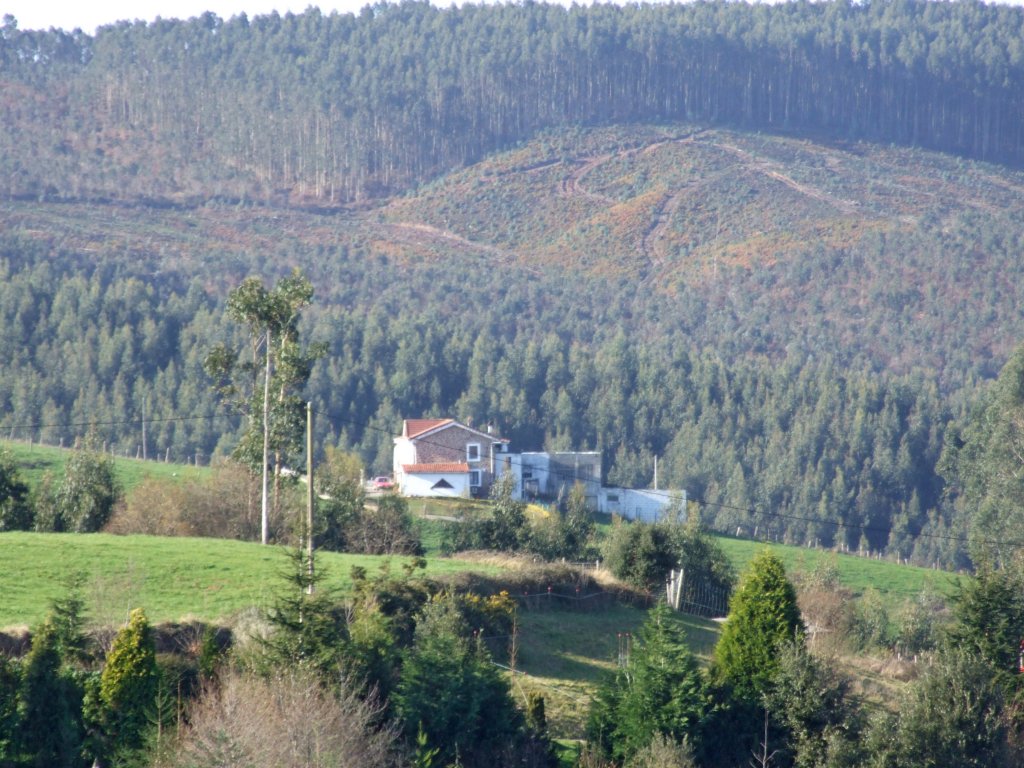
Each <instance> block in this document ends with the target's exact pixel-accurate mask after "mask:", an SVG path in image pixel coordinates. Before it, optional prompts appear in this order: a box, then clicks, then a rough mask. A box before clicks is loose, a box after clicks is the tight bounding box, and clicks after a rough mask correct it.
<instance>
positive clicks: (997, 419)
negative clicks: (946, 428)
mask: <svg viewBox="0 0 1024 768" xmlns="http://www.w3.org/2000/svg"><path fill="white" fill-rule="evenodd" d="M1022 450H1024V347H1021V348H1018V349H1017V351H1016V352H1015V353H1014V354H1013V356H1012V357H1011V358H1010V359H1009V360H1008V361H1007V363H1006V365H1005V366H1004V367H1003V369H1002V371H1000V373H999V378H998V380H997V381H996V382H995V384H994V385H993V386H992V387H991V388H990V389H989V390H988V391H987V392H986V393H985V394H984V397H983V399H982V400H981V401H980V402H979V403H978V404H977V406H976V407H975V410H974V412H973V413H972V414H971V415H970V418H969V419H967V420H966V421H965V422H964V423H961V424H959V425H958V428H957V429H955V430H953V431H951V433H950V435H949V437H948V438H947V441H946V446H945V450H944V454H943V457H942V465H941V466H942V472H943V474H944V475H945V476H946V479H947V480H948V481H949V482H950V484H951V485H952V486H954V487H955V488H956V489H957V490H958V491H959V496H960V498H959V502H960V504H962V505H963V507H964V508H965V510H966V514H967V519H968V520H969V522H970V525H969V530H970V534H971V546H972V555H973V556H974V558H975V560H976V561H977V562H979V563H991V564H992V565H994V566H996V567H1000V566H1002V565H1006V564H1008V563H1011V562H1013V561H1014V559H1016V558H1017V557H1019V554H1018V552H1017V545H1016V543H1017V542H1018V541H1019V539H1020V535H1019V534H1020V531H1021V530H1022V526H1024V516H1022V514H1021V510H1024V473H1022V469H1024V453H1022Z"/></svg>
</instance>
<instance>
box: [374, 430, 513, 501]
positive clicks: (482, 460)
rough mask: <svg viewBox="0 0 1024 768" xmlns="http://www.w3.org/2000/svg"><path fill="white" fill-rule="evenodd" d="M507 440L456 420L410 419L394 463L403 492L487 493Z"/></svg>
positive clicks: (411, 493) (398, 443)
mask: <svg viewBox="0 0 1024 768" xmlns="http://www.w3.org/2000/svg"><path fill="white" fill-rule="evenodd" d="M507 454H508V441H507V440H504V439H502V438H499V437H496V436H494V435H493V434H492V433H491V432H490V430H488V431H487V432H481V431H480V430H477V429H473V428H472V427H468V426H466V425H465V424H460V423H459V422H457V421H455V420H454V419H406V420H405V421H403V422H402V434H401V436H400V437H396V438H395V448H394V454H393V463H392V468H393V472H394V477H395V485H396V486H397V487H398V492H399V493H401V494H402V495H403V496H455V497H458V496H486V495H487V494H488V493H489V492H490V487H491V483H492V482H493V480H494V478H495V476H496V474H495V473H496V470H497V471H498V472H499V473H500V471H501V470H500V469H498V467H499V464H500V463H501V461H502V457H504V456H507Z"/></svg>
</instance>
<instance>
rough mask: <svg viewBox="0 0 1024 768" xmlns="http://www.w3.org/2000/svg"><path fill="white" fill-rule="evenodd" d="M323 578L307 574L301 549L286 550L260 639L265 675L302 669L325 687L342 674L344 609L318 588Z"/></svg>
mask: <svg viewBox="0 0 1024 768" xmlns="http://www.w3.org/2000/svg"><path fill="white" fill-rule="evenodd" d="M323 576H324V574H323V572H322V571H319V570H317V571H314V573H313V574H312V576H311V575H310V573H309V560H308V559H307V557H306V553H305V551H304V550H302V549H293V550H288V566H287V569H286V570H284V571H283V572H282V574H281V581H282V585H281V591H280V592H279V593H278V594H277V595H276V597H275V600H274V603H273V605H272V606H271V607H270V609H269V610H268V611H267V620H268V621H269V622H270V627H271V629H270V633H269V635H268V636H267V637H265V638H263V640H262V645H263V651H264V654H263V659H262V663H263V666H264V667H265V669H266V671H268V672H273V671H274V670H276V669H280V668H284V667H289V668H290V667H300V668H302V669H305V670H306V671H307V672H309V673H311V674H316V675H318V676H319V677H320V678H321V679H322V680H324V681H325V682H327V681H330V680H335V681H336V680H338V679H339V675H340V673H341V672H342V671H343V670H344V668H345V667H344V659H345V653H346V641H347V638H348V630H347V627H346V622H345V608H344V606H343V605H342V604H341V603H340V602H339V600H338V599H337V597H336V596H335V595H333V594H331V593H330V592H329V591H328V590H325V589H324V588H323V587H322V584H321V582H322V581H323Z"/></svg>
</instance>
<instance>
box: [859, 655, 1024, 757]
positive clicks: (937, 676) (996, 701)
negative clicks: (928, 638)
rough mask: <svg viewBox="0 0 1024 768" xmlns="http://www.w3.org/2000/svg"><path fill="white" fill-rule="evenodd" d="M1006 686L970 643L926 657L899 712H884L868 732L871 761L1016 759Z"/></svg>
mask: <svg viewBox="0 0 1024 768" xmlns="http://www.w3.org/2000/svg"><path fill="white" fill-rule="evenodd" d="M1007 714H1008V713H1007V709H1006V702H1005V697H1004V692H1003V689H1002V688H1001V686H1000V685H999V683H998V682H997V681H996V680H995V679H994V677H993V676H992V670H991V667H990V666H989V664H988V663H986V662H985V661H983V660H981V659H980V658H978V657H977V656H976V655H975V654H974V653H973V652H972V651H971V649H967V648H963V649H948V650H946V651H944V652H943V653H942V654H940V655H938V656H937V657H936V658H935V659H934V660H932V661H930V662H928V663H927V665H926V666H925V669H924V671H923V673H922V675H921V677H920V678H919V679H918V680H916V681H915V682H914V683H913V684H912V685H911V687H910V688H909V689H908V690H907V692H906V694H905V695H904V696H903V697H902V699H901V701H900V703H899V706H898V708H897V711H896V713H895V714H889V713H885V714H882V715H880V716H879V717H878V718H877V719H876V721H875V722H874V723H873V725H872V728H871V731H870V733H869V734H868V738H867V748H868V754H869V755H870V760H869V763H868V764H869V765H871V766H874V767H875V768H917V766H926V765H935V766H939V765H957V766H965V768H971V767H972V766H976V767H977V768H1001V767H1002V766H1010V765H1015V764H1017V763H1015V762H1013V761H1012V760H1011V759H1010V753H1009V750H1008V744H1007V733H1008V722H1007V719H1006V718H1007Z"/></svg>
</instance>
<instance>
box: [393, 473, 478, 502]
mask: <svg viewBox="0 0 1024 768" xmlns="http://www.w3.org/2000/svg"><path fill="white" fill-rule="evenodd" d="M442 479H444V480H447V481H448V483H449V484H450V485H451V486H452V487H451V488H434V487H433V485H434V484H435V483H436V482H437V481H438V480H442ZM399 492H400V493H401V494H402V495H403V496H420V497H434V498H442V497H443V498H456V499H459V498H466V497H468V496H469V473H452V474H437V475H434V474H429V475H428V474H415V475H409V474H405V475H402V484H401V487H400V488H399Z"/></svg>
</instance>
